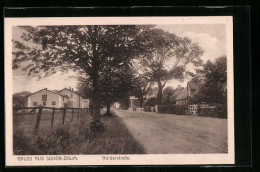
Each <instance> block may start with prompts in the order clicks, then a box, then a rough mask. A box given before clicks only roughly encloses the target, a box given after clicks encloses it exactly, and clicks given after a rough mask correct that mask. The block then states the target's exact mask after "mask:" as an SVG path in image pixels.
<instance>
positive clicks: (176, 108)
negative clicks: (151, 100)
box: [158, 104, 188, 115]
mask: <svg viewBox="0 0 260 172" xmlns="http://www.w3.org/2000/svg"><path fill="white" fill-rule="evenodd" d="M187 111H188V105H175V104H174V105H160V106H158V112H159V113H170V114H177V115H185V114H187Z"/></svg>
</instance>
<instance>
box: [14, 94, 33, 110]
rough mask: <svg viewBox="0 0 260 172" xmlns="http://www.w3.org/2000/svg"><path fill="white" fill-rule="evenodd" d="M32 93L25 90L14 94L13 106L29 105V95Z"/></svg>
mask: <svg viewBox="0 0 260 172" xmlns="http://www.w3.org/2000/svg"><path fill="white" fill-rule="evenodd" d="M30 94H31V93H30V92H28V91H23V92H19V93H15V94H13V106H14V107H25V106H27V104H28V103H27V101H28V100H27V97H26V96H27V95H30Z"/></svg>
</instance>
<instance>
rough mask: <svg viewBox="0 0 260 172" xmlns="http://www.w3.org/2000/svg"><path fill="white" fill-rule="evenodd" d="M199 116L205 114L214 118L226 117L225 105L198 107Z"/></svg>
mask: <svg viewBox="0 0 260 172" xmlns="http://www.w3.org/2000/svg"><path fill="white" fill-rule="evenodd" d="M198 115H199V116H207V117H214V118H227V106H226V105H221V104H218V105H215V107H211V108H209V107H204V108H202V107H200V108H198Z"/></svg>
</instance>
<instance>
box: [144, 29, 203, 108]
mask: <svg viewBox="0 0 260 172" xmlns="http://www.w3.org/2000/svg"><path fill="white" fill-rule="evenodd" d="M141 37H142V38H143V40H144V41H143V46H144V47H145V50H144V53H143V54H142V55H141V62H142V64H143V70H144V72H145V73H146V75H148V76H149V78H150V81H154V82H156V83H157V84H158V88H159V89H158V94H157V104H158V105H160V104H161V102H162V91H163V88H164V86H165V85H166V83H167V82H168V81H169V80H171V79H178V80H183V79H184V78H185V76H186V75H187V74H189V75H190V74H191V72H188V71H187V70H186V66H187V64H189V63H192V64H194V65H195V66H200V65H202V61H201V59H200V57H201V55H202V54H203V50H202V49H201V48H200V47H199V45H198V44H196V43H193V42H192V41H191V40H189V39H188V38H180V37H178V36H176V35H175V34H172V33H168V32H165V31H163V30H160V29H150V30H146V31H145V32H143V33H142V34H141Z"/></svg>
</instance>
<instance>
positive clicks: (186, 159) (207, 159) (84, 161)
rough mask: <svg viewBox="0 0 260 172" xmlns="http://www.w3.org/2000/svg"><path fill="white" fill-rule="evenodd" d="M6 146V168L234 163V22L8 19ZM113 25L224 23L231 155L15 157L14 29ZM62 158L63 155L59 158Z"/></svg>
mask: <svg viewBox="0 0 260 172" xmlns="http://www.w3.org/2000/svg"><path fill="white" fill-rule="evenodd" d="M4 24H5V35H4V36H5V58H4V60H5V110H6V111H5V134H6V135H5V143H6V147H5V150H6V166H60V165H62V166H68V165H192V164H234V162H235V145H234V74H233V19H232V16H221V17H215V16H214V17H55V18H52V17H49V18H5V20H4ZM101 24H102V25H111V24H126V25H131V24H158V25H159V24H168V25H169V24H225V25H226V38H227V66H228V67H227V88H228V153H225V154H143V155H118V154H117V155H70V157H77V159H78V160H62V161H61V160H53V161H47V160H44V161H36V160H35V157H43V158H44V159H46V158H47V157H55V155H51V156H47V155H44V156H41V155H39V156H35V155H33V156H21V155H19V156H18V155H13V131H12V128H13V122H12V121H13V118H12V92H13V91H12V89H13V83H12V27H13V26H26V25H31V26H36V25H101ZM60 156H62V157H63V155H60ZM103 156H105V157H115V159H116V157H118V156H122V157H124V156H127V157H129V160H103V159H102V158H103ZM17 157H32V158H33V159H34V161H19V160H18V158H17Z"/></svg>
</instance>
